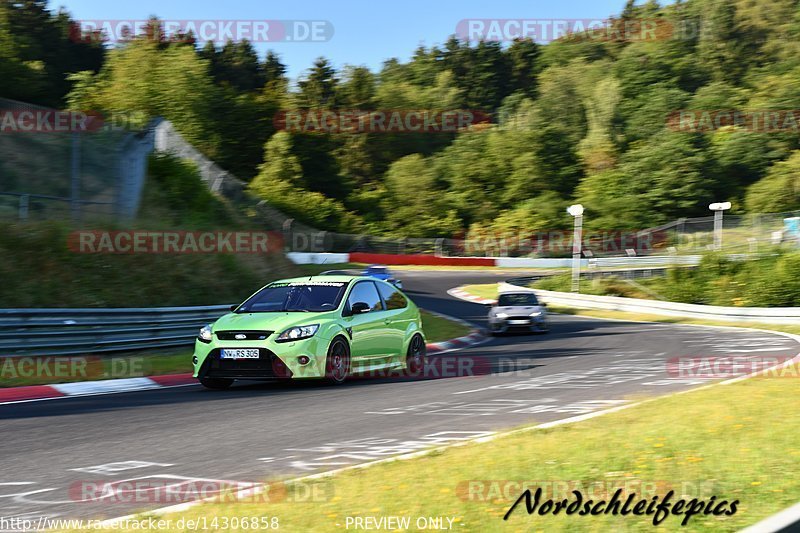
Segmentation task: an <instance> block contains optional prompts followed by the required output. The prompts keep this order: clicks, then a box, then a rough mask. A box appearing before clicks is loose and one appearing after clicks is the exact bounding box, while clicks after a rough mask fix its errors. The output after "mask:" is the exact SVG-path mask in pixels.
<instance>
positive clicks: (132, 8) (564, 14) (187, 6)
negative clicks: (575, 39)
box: [50, 0, 625, 79]
mask: <svg viewBox="0 0 800 533" xmlns="http://www.w3.org/2000/svg"><path fill="white" fill-rule="evenodd" d="M624 4H625V0H560V1H553V0H490V1H486V0H438V1H437V0H400V1H388V0H387V1H382V0H371V1H370V0H290V1H286V0H281V1H274V0H228V1H227V2H220V1H209V0H166V1H165V0H136V1H135V2H134V1H131V0H118V1H111V2H109V1H108V0H51V4H50V5H51V7H52V8H57V7H59V6H63V7H64V8H65V9H66V10H67V11H69V12H70V14H71V15H72V17H73V18H74V19H77V20H80V21H86V22H87V23H89V22H94V23H96V24H97V23H104V22H106V23H107V22H108V21H129V20H133V21H143V20H146V19H147V18H148V17H149V16H151V15H156V16H158V17H159V18H160V19H162V20H168V21H194V22H195V23H196V24H198V25H199V24H200V23H202V22H204V21H243V23H244V26H243V27H244V29H243V30H242V32H247V31H248V28H254V29H257V28H258V27H257V26H256V25H255V24H256V22H259V21H264V20H266V21H287V20H288V21H316V28H317V30H316V31H317V35H319V36H320V37H319V39H318V40H316V41H313V42H309V41H304V42H275V41H272V39H273V38H274V37H275V35H276V33H270V32H269V31H268V32H267V36H268V37H267V38H266V39H261V41H272V42H254V45H255V46H256V49H257V50H258V51H259V55H260V56H261V57H262V58H263V56H264V54H265V53H266V51H267V50H268V49H272V50H274V51H275V52H277V53H278V54H279V56H280V57H281V60H282V61H283V63H285V64H286V65H287V66H288V75H289V76H290V77H291V78H292V79H296V78H297V77H298V76H300V75H302V74H303V72H304V71H305V70H306V69H308V68H309V67H310V66H311V65H312V63H313V61H314V59H316V58H317V57H320V56H324V57H326V58H328V59H329V60H330V61H331V62H332V63H333V65H334V66H335V67H336V68H337V69H338V68H341V67H342V66H343V65H345V64H350V65H365V66H367V67H369V68H371V69H373V70H376V71H377V70H379V69H380V67H381V65H382V64H383V61H385V60H386V59H388V58H391V57H397V58H399V59H401V60H403V61H405V60H408V59H409V58H410V57H411V55H412V54H413V52H414V50H415V49H416V48H417V47H418V46H419V45H420V44H422V45H425V46H432V45H436V44H441V43H443V42H444V41H445V40H446V39H447V38H448V37H449V36H450V35H452V34H454V33H456V32H457V25H458V23H459V21H462V20H467V19H468V20H475V19H479V20H509V19H511V20H537V21H539V20H564V19H570V20H575V19H580V20H592V19H601V20H602V19H605V18H607V17H608V16H609V15H614V14H619V13H620V11H621V10H622V8H623V7H624ZM487 24H488V23H487ZM280 26H281V25H278V24H275V23H272V24H271V27H272V28H273V31H274V28H278V27H280ZM209 27H210V26H209ZM290 27H291V26H290ZM305 27H306V26H305V24H304V23H301V24H300V25H298V26H297V31H298V32H300V33H302V30H303V28H305ZM250 31H252V30H250ZM509 31H513V28H512V29H511V30H509ZM329 33H332V36H330V38H327V37H326V36H327V35H328V34H329ZM237 35H238V34H237ZM242 35H246V33H242ZM295 35H297V34H295ZM290 36H291V35H290ZM251 40H253V39H251Z"/></svg>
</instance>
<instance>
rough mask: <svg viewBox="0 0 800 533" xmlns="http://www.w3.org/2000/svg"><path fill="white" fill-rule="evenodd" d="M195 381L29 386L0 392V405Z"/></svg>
mask: <svg viewBox="0 0 800 533" xmlns="http://www.w3.org/2000/svg"><path fill="white" fill-rule="evenodd" d="M195 383H197V380H196V379H195V378H193V377H192V375H191V374H168V375H165V376H150V377H142V378H124V379H103V380H99V381H78V382H75V383H57V384H55V385H32V386H28V387H10V388H7V389H0V405H3V404H7V403H20V402H33V401H38V400H56V399H59V398H68V397H70V396H95V395H98V394H115V393H120V392H132V391H140V390H149V389H163V388H167V387H181V386H185V385H193V384H195Z"/></svg>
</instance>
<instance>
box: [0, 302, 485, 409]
mask: <svg viewBox="0 0 800 533" xmlns="http://www.w3.org/2000/svg"><path fill="white" fill-rule="evenodd" d="M432 314H435V315H438V316H441V317H443V318H447V319H449V320H452V321H453V322H459V323H462V324H466V325H468V326H469V327H472V328H474V326H473V325H472V324H469V323H467V322H464V321H463V320H459V319H457V318H454V317H451V316H447V315H441V314H439V313H432ZM486 339H487V337H486V336H485V335H483V334H482V333H481V332H480V331H479V330H477V329H473V330H472V331H471V332H470V334H469V335H466V336H464V337H459V338H457V339H451V340H449V341H445V342H434V343H428V344H427V345H426V351H427V353H428V355H437V354H442V353H445V352H451V351H453V350H458V349H461V348H466V347H468V346H473V345H475V344H480V343H482V342H484V341H485V340H486ZM195 384H197V379H196V378H193V377H192V375H191V374H168V375H164V376H149V377H140V378H123V379H104V380H99V381H78V382H74V383H57V384H54V385H31V386H27V387H9V388H0V405H5V404H9V403H23V402H35V401H40V400H57V399H61V398H69V397H75V396H96V395H99V394H118V393H122V392H135V391H143V390H152V389H166V388H171V387H185V386H187V385H195Z"/></svg>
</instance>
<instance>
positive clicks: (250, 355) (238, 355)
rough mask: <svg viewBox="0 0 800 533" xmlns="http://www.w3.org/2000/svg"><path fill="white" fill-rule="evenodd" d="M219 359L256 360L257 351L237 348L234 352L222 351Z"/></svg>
mask: <svg viewBox="0 0 800 533" xmlns="http://www.w3.org/2000/svg"><path fill="white" fill-rule="evenodd" d="M219 358H220V359H258V349H255V348H250V349H248V348H238V349H235V350H229V349H224V350H222V353H220V355H219Z"/></svg>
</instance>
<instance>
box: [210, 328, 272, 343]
mask: <svg viewBox="0 0 800 533" xmlns="http://www.w3.org/2000/svg"><path fill="white" fill-rule="evenodd" d="M273 333H275V332H274V331H253V330H244V331H236V330H230V331H217V332H215V333H214V334H215V335H216V336H217V338H218V339H219V340H221V341H263V340H266V339H267V337H269V336H270V335H272V334H273Z"/></svg>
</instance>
